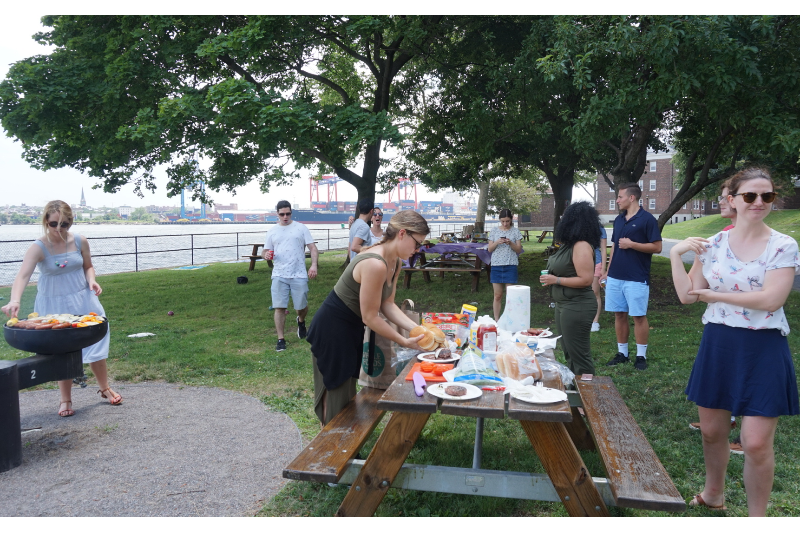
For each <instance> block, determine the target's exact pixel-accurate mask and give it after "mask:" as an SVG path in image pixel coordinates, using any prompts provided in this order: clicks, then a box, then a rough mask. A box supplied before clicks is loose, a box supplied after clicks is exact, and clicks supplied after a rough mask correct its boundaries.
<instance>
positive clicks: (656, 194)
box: [596, 151, 800, 224]
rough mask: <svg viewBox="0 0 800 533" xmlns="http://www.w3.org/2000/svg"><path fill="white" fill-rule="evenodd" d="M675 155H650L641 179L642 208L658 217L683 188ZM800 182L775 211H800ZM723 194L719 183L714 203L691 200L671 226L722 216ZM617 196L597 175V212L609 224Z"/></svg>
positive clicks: (713, 194)
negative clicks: (677, 179)
mask: <svg viewBox="0 0 800 533" xmlns="http://www.w3.org/2000/svg"><path fill="white" fill-rule="evenodd" d="M673 155H674V152H672V151H667V152H660V153H655V152H648V153H647V163H646V164H645V171H644V174H642V178H641V179H640V180H639V187H640V188H641V189H642V198H641V199H640V200H639V205H640V206H642V207H644V208H645V209H646V210H647V211H649V212H650V213H651V214H652V215H653V216H654V217H656V218H658V217H659V216H661V213H663V212H664V210H666V209H667V207H669V205H670V204H671V203H672V200H673V198H675V194H676V193H677V192H678V189H679V186H678V185H677V184H676V183H675V176H676V175H677V174H678V171H677V170H676V169H675V167H673V166H672V156H673ZM798 187H800V181H795V188H794V191H783V192H782V194H781V196H779V197H778V200H777V201H776V202H775V203H774V204H773V205H772V209H798V208H800V194H798V192H797V191H798ZM718 191H719V184H715V185H713V186H712V188H711V189H709V190H707V191H706V193H705V195H707V196H709V197H711V198H713V200H704V199H702V198H694V199H692V200H689V201H688V202H686V203H685V204H683V205H682V206H681V208H680V209H679V210H678V211H677V212H675V213H674V214H673V215H672V217H670V220H669V221H668V222H667V224H677V223H678V222H685V221H687V220H692V219H694V218H700V217H704V216H708V215H718V214H719V204H718V203H717V200H716V197H717V193H718ZM616 198H617V194H616V191H614V189H612V188H611V187H609V186H608V183H606V182H605V180H604V179H603V177H602V176H600V175H598V176H597V205H596V208H597V211H598V212H599V213H600V219H601V220H602V221H603V222H604V223H606V222H611V221H613V220H614V219H615V218H616V216H617V214H618V213H619V209H618V208H617V205H616V202H615V201H616Z"/></svg>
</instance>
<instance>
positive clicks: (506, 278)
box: [489, 265, 518, 283]
mask: <svg viewBox="0 0 800 533" xmlns="http://www.w3.org/2000/svg"><path fill="white" fill-rule="evenodd" d="M517 277H518V276H517V265H497V266H493V267H492V272H491V274H490V275H489V278H490V281H491V282H492V283H516V282H517Z"/></svg>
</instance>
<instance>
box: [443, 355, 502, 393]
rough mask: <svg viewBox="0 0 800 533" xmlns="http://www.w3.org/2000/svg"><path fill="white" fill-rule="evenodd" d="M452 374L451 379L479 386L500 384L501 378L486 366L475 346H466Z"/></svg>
mask: <svg viewBox="0 0 800 533" xmlns="http://www.w3.org/2000/svg"><path fill="white" fill-rule="evenodd" d="M454 370H455V372H454V373H453V374H452V377H453V381H454V382H456V383H458V382H463V383H469V384H470V385H475V386H476V387H480V386H483V385H490V386H502V385H503V380H502V379H501V378H500V377H499V376H498V375H497V374H495V372H494V370H492V369H491V368H489V366H487V364H486V361H485V360H484V359H483V357H482V354H481V353H480V350H478V349H477V348H472V347H470V348H467V349H466V350H465V351H464V354H463V355H462V356H461V360H460V361H459V362H458V366H457V367H456V368H455V369H454Z"/></svg>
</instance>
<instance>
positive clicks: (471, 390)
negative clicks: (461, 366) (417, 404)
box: [425, 382, 483, 400]
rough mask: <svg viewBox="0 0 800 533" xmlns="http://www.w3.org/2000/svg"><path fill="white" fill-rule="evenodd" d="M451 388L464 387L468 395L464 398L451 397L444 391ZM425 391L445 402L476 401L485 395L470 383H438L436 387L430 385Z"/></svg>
mask: <svg viewBox="0 0 800 533" xmlns="http://www.w3.org/2000/svg"><path fill="white" fill-rule="evenodd" d="M450 386H458V387H464V388H465V389H467V393H466V394H465V395H464V396H450V395H449V394H447V393H446V392H445V391H444V389H446V388H447V387H450ZM425 390H426V391H428V393H429V394H431V395H433V396H436V397H437V398H441V399H443V400H474V399H475V398H480V396H481V395H482V394H483V391H482V390H481V389H479V388H478V387H476V386H475V385H470V384H469V383H451V382H447V383H437V384H436V385H428V386H427V387H425Z"/></svg>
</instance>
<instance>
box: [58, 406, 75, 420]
mask: <svg viewBox="0 0 800 533" xmlns="http://www.w3.org/2000/svg"><path fill="white" fill-rule="evenodd" d="M64 404H66V405H67V407H65V408H64V409H61V406H62V405H64ZM58 407H59V409H58V416H62V417H66V416H72V415H74V414H75V411H73V410H72V402H61V403H59V404H58Z"/></svg>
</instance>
